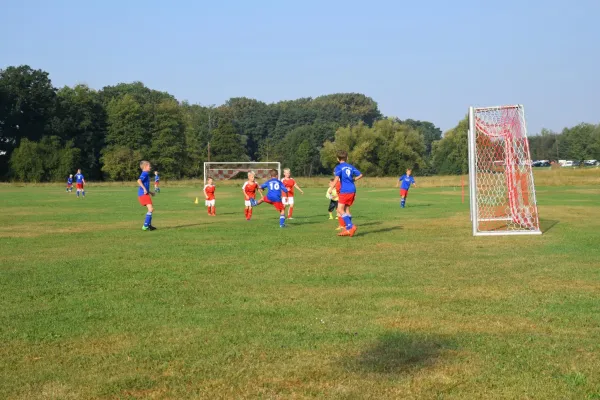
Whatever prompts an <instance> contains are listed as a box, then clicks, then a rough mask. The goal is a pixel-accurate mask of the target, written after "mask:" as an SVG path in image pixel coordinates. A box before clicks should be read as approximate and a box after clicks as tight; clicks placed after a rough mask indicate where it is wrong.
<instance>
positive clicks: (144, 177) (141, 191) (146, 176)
mask: <svg viewBox="0 0 600 400" xmlns="http://www.w3.org/2000/svg"><path fill="white" fill-rule="evenodd" d="M140 180H141V181H142V185H144V188H145V189H146V193H149V192H150V175H149V174H148V172H146V171H142V174H141V175H140ZM143 195H144V189H142V188H141V187H140V188H139V189H138V196H143Z"/></svg>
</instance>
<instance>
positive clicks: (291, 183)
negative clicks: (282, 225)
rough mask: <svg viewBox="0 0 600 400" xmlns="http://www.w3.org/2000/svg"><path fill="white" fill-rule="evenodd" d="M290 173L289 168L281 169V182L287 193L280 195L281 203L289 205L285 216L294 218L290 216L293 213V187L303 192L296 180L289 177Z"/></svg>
mask: <svg viewBox="0 0 600 400" xmlns="http://www.w3.org/2000/svg"><path fill="white" fill-rule="evenodd" d="M290 175H291V171H290V169H289V168H286V169H284V170H283V179H282V180H281V182H282V183H283V185H284V186H285V188H286V189H287V194H284V195H283V196H282V200H283V201H282V203H283V205H284V207H285V206H289V208H288V216H287V218H288V219H294V218H292V214H293V213H294V188H296V189H298V190H299V191H300V193H302V194H304V192H303V191H302V189H300V187H299V186H298V185H297V184H296V181H295V180H294V178H291V177H290Z"/></svg>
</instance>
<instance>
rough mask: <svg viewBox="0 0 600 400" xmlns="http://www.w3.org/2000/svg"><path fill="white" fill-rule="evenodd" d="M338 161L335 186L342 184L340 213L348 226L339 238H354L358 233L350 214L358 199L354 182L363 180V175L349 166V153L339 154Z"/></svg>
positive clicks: (339, 152) (339, 204)
mask: <svg viewBox="0 0 600 400" xmlns="http://www.w3.org/2000/svg"><path fill="white" fill-rule="evenodd" d="M337 159H338V162H339V164H338V165H337V166H336V167H335V170H334V175H335V178H334V185H335V184H337V183H338V181H339V182H341V186H340V192H339V200H338V213H340V215H341V218H342V219H343V220H344V222H345V224H346V226H345V228H346V229H344V230H343V231H342V232H340V233H338V236H350V237H352V236H354V234H355V233H356V225H354V224H353V223H352V215H351V214H350V207H351V206H352V204H354V199H355V198H356V185H355V184H354V182H356V181H358V180H359V179H362V177H363V175H362V174H361V173H360V171H359V170H357V169H356V168H355V167H354V166H353V165H350V164H348V163H347V162H346V161H347V160H348V153H347V152H345V151H343V150H340V151H338V153H337Z"/></svg>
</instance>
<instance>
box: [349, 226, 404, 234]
mask: <svg viewBox="0 0 600 400" xmlns="http://www.w3.org/2000/svg"><path fill="white" fill-rule="evenodd" d="M365 225H367V224H363V225H357V226H358V229H359V231H358V232H357V233H356V235H355V236H366V235H371V234H373V233H385V232H392V231H397V230H400V229H402V227H401V226H390V227H388V228H381V229H375V230H372V231H366V232H361V231H360V227H361V226H365Z"/></svg>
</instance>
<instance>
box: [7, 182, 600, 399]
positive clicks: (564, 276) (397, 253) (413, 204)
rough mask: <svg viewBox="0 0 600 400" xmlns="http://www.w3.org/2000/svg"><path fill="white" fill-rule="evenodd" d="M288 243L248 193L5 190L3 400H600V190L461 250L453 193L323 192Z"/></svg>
mask: <svg viewBox="0 0 600 400" xmlns="http://www.w3.org/2000/svg"><path fill="white" fill-rule="evenodd" d="M306 192H307V193H306V195H304V196H297V207H296V210H295V217H296V219H294V220H293V221H290V222H289V228H287V229H280V228H279V227H278V219H277V214H276V212H275V210H274V209H273V208H272V207H271V206H269V205H266V204H265V205H261V206H260V207H258V208H257V209H255V214H254V219H253V220H252V221H251V222H246V221H245V220H244V218H243V209H242V204H243V203H242V198H241V190H240V189H239V188H233V187H224V186H221V187H218V188H217V196H218V197H217V214H218V216H217V217H215V218H210V217H208V216H206V213H205V210H204V208H203V207H202V206H201V205H194V204H193V200H194V198H195V197H196V196H199V195H200V190H199V189H198V187H195V188H194V187H185V186H181V185H179V186H178V187H171V188H170V187H169V185H168V184H165V186H164V188H163V193H161V194H159V195H158V196H157V197H155V207H156V212H155V218H154V222H153V223H154V225H155V226H157V227H158V228H159V229H158V230H157V231H155V232H142V231H141V225H142V222H143V217H144V209H143V208H142V207H140V206H139V205H138V203H137V199H136V194H135V189H134V188H132V187H126V186H125V187H124V186H118V185H112V186H110V185H108V186H104V187H99V186H97V187H95V186H93V185H92V186H90V187H89V188H88V197H87V198H86V199H85V200H77V199H75V195H74V194H72V195H68V194H66V193H64V191H63V189H62V187H61V186H50V185H44V186H38V187H35V186H27V187H15V186H9V185H3V186H0V206H1V207H2V214H1V215H0V306H1V307H0V340H1V343H2V345H1V346H0V376H1V379H0V398H2V399H88V398H94V399H137V398H140V399H141V398H151V399H152V398H155V399H187V398H207V399H218V398H236V399H237V398H327V399H332V398H333V399H355V398H358V399H360V398H402V399H409V398H424V399H432V398H434V399H463V398H478V399H487V398H489V399H497V398H507V399H508V398H509V399H513V398H520V399H521V398H522V399H526V398H529V399H534V398H535V399H565V398H573V399H600V268H599V266H600V250H599V248H600V246H599V245H598V243H599V241H598V238H599V235H600V207H599V198H600V189H598V188H597V186H573V187H548V186H544V187H539V188H538V200H539V205H540V207H539V208H540V215H541V218H542V226H543V229H544V230H545V233H544V235H542V236H541V237H480V238H473V237H472V236H471V235H470V232H471V231H470V223H469V214H468V203H465V204H462V203H461V201H460V189H459V188H458V189H457V188H453V187H431V188H416V189H413V190H411V192H410V196H409V200H408V208H406V209H404V210H401V209H399V207H398V197H397V191H396V190H393V189H387V188H384V187H377V188H368V187H362V188H360V191H359V194H358V199H357V203H356V206H355V207H354V210H353V214H354V216H355V217H354V219H355V222H356V223H357V225H358V226H359V231H358V233H357V236H355V237H354V238H338V237H336V236H335V231H334V228H335V223H334V222H333V221H328V220H327V219H326V218H327V217H326V208H327V202H328V201H327V199H325V196H324V193H325V190H324V189H323V188H308V189H307V190H306Z"/></svg>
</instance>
